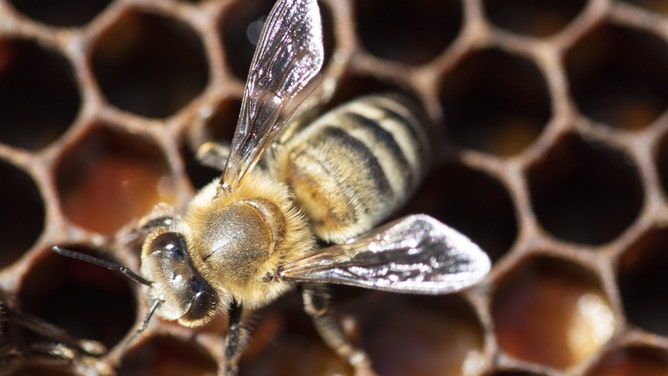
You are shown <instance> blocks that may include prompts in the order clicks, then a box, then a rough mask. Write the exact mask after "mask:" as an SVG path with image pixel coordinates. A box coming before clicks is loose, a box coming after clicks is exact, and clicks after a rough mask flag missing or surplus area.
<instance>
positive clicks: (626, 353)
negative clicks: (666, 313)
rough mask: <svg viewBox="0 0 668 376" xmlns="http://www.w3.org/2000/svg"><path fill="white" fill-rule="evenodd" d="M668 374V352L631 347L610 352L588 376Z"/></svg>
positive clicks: (652, 375)
mask: <svg viewBox="0 0 668 376" xmlns="http://www.w3.org/2000/svg"><path fill="white" fill-rule="evenodd" d="M666 374H668V352H666V351H665V350H664V349H659V348H652V347H649V346H629V347H626V348H621V349H613V350H612V351H608V352H607V353H606V354H605V355H604V356H603V357H602V358H601V359H600V360H599V361H598V362H596V364H595V366H594V367H592V369H591V370H589V371H588V372H587V373H586V376H623V375H642V376H664V375H666Z"/></svg>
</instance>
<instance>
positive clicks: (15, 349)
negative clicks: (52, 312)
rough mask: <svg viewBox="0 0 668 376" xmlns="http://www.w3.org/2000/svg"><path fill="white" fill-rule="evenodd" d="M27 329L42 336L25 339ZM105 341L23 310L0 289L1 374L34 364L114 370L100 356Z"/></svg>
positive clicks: (102, 371) (90, 371) (100, 371)
mask: <svg viewBox="0 0 668 376" xmlns="http://www.w3.org/2000/svg"><path fill="white" fill-rule="evenodd" d="M26 332H30V333H32V334H33V335H35V336H37V337H39V339H38V340H36V341H31V340H27V339H26V335H25V334H26ZM105 352H106V348H105V347H104V345H103V344H101V343H99V342H97V341H92V340H86V339H79V338H75V337H72V336H71V335H69V334H68V333H67V332H65V331H64V330H63V329H61V328H58V327H56V326H54V325H52V324H50V323H48V322H46V321H44V320H42V319H40V318H38V317H36V316H33V315H30V314H28V313H25V312H23V311H22V310H21V309H20V308H19V304H18V302H17V301H16V300H15V299H14V298H13V297H12V296H11V295H10V294H8V293H6V292H4V291H0V375H11V374H13V373H15V372H18V371H21V370H24V371H25V369H24V367H26V366H32V367H35V366H37V367H50V366H54V367H70V369H71V370H72V371H75V372H77V373H81V374H84V373H87V374H99V375H108V374H111V373H112V371H111V369H110V368H109V367H108V366H107V365H106V364H105V363H104V362H102V361H101V360H99V359H98V358H97V357H98V356H100V355H103V354H104V353H105Z"/></svg>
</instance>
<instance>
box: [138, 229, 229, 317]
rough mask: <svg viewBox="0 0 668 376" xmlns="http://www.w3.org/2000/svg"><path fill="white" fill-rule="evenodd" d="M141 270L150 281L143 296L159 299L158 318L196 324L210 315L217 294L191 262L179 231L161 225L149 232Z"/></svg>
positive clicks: (214, 305) (184, 241)
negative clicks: (159, 227)
mask: <svg viewBox="0 0 668 376" xmlns="http://www.w3.org/2000/svg"><path fill="white" fill-rule="evenodd" d="M141 272H142V275H143V276H144V277H145V278H147V279H148V280H150V281H151V282H152V283H151V285H150V286H147V287H146V290H147V295H148V296H147V297H148V299H149V300H151V301H159V302H160V304H159V306H158V308H157V310H156V313H157V314H158V315H160V316H161V317H162V318H164V319H166V320H178V322H179V323H180V324H181V325H185V326H199V325H203V324H205V323H206V322H208V321H209V319H210V318H211V317H212V316H213V314H214V312H215V310H216V308H217V306H218V303H219V299H218V294H217V293H216V291H215V290H214V289H213V287H211V285H210V284H209V283H208V282H207V281H206V280H205V279H204V278H202V276H201V275H200V273H199V272H198V271H197V269H196V268H195V267H194V266H193V264H192V260H191V258H190V255H189V253H188V245H187V242H186V237H185V236H184V235H183V234H182V233H181V232H178V231H175V230H173V229H170V228H161V229H158V230H156V231H155V232H153V233H152V234H150V235H149V236H148V237H147V239H146V241H145V242H144V245H143V249H142V264H141Z"/></svg>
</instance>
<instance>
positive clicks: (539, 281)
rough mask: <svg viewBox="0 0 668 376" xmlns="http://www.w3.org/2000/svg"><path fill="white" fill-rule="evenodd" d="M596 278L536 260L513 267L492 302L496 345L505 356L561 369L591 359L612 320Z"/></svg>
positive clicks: (553, 260) (573, 266) (561, 264)
mask: <svg viewBox="0 0 668 376" xmlns="http://www.w3.org/2000/svg"><path fill="white" fill-rule="evenodd" d="M594 275H595V274H594V272H593V271H592V270H589V269H585V268H583V267H581V266H579V265H577V264H574V263H570V262H567V261H564V260H561V259H556V258H551V257H545V256H539V257H532V258H529V259H526V260H524V261H523V262H520V263H519V264H517V265H515V266H514V267H513V269H512V270H509V271H508V272H507V273H505V274H504V275H503V276H502V278H501V279H500V280H499V282H498V283H497V286H498V287H497V289H496V291H495V292H494V295H493V297H492V319H493V320H494V328H495V329H494V330H495V335H496V339H497V341H498V343H499V346H500V347H501V349H502V350H503V351H504V352H505V353H507V354H508V355H510V356H512V357H514V358H518V359H522V360H525V361H529V362H534V363H539V364H543V365H546V366H550V367H555V368H559V369H565V368H569V367H571V366H574V365H576V364H578V363H580V362H582V361H583V360H585V359H588V358H589V357H590V356H592V355H593V354H596V353H597V352H598V351H600V349H601V347H602V346H603V345H605V343H606V342H607V341H608V340H609V339H610V338H611V337H612V334H613V333H614V329H615V318H614V315H613V311H612V308H611V306H610V302H609V300H608V298H607V297H606V296H605V293H604V292H603V288H602V286H601V282H600V281H599V280H598V279H596V278H595V277H594Z"/></svg>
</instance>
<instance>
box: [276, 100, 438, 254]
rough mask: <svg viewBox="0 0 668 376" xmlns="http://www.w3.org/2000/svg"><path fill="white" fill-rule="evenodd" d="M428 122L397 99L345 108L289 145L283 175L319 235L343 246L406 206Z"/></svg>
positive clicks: (424, 147) (416, 178)
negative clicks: (425, 124)
mask: <svg viewBox="0 0 668 376" xmlns="http://www.w3.org/2000/svg"><path fill="white" fill-rule="evenodd" d="M420 119H422V117H420V116H418V114H417V112H416V110H415V109H414V107H412V105H410V104H409V102H407V101H405V100H404V99H402V98H400V97H397V96H387V95H372V96H367V97H364V98H360V99H358V100H355V101H353V102H350V103H348V104H345V105H343V106H341V107H338V108H336V109H334V110H332V111H331V112H329V113H327V114H325V115H324V116H323V117H321V118H319V119H318V120H316V121H315V122H314V123H312V124H310V125H308V126H307V127H306V128H305V129H304V130H303V131H301V132H299V133H298V134H297V135H296V136H295V137H293V138H291V139H290V140H289V141H288V143H287V148H286V155H285V158H284V160H283V161H282V170H283V171H282V177H281V179H282V180H284V181H286V182H287V183H288V185H290V186H291V187H292V189H293V191H294V193H295V197H296V199H297V202H298V204H299V205H300V206H301V208H302V209H303V210H304V212H305V213H306V215H307V216H308V217H309V219H310V221H311V223H312V225H313V229H314V231H315V233H316V235H317V236H318V237H319V238H321V239H324V240H327V241H332V242H343V241H345V240H347V239H349V238H350V237H353V236H356V235H359V234H361V233H363V232H366V231H368V230H370V229H371V228H373V227H374V226H375V225H376V224H378V223H379V222H381V221H382V220H384V219H385V218H387V217H388V216H389V215H390V214H391V213H392V212H393V211H395V210H396V209H397V208H398V207H399V206H401V205H402V204H403V203H404V202H405V201H406V200H407V198H408V197H409V195H410V194H411V193H412V192H413V190H414V189H415V187H416V186H417V184H418V183H419V181H420V179H421V178H422V175H423V168H424V165H425V163H424V162H425V161H424V159H425V158H426V150H427V145H426V141H425V137H424V134H423V132H424V131H423V127H424V125H423V124H422V121H421V120H420Z"/></svg>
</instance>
